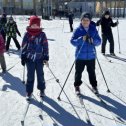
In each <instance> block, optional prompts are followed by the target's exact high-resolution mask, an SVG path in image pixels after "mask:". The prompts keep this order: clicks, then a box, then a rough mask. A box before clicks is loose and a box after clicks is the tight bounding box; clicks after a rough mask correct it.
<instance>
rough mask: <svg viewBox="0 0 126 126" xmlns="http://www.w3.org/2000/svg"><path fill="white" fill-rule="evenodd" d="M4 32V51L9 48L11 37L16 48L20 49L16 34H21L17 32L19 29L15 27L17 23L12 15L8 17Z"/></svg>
mask: <svg viewBox="0 0 126 126" xmlns="http://www.w3.org/2000/svg"><path fill="white" fill-rule="evenodd" d="M6 34H7V44H6V51H8V50H9V45H10V41H11V38H13V40H14V42H15V45H16V47H17V48H18V50H20V44H19V42H18V40H17V35H16V34H18V35H19V36H20V37H21V34H20V32H19V30H18V28H17V24H16V22H15V21H14V19H13V17H10V18H9V22H8V23H7V26H6Z"/></svg>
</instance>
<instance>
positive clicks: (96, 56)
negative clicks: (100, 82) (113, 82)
mask: <svg viewBox="0 0 126 126" xmlns="http://www.w3.org/2000/svg"><path fill="white" fill-rule="evenodd" d="M94 49H95V52H96V48H95V46H94ZM96 60H97V62H98V65H99V68H100V71H101V73H102V76H103V79H104V81H105V84H106V87H107V92H110V90H109V87H108V84H107V81H106V78H105V75H104V73H103V70H102V67H101V64H100V62H99V60H98V57H97V52H96Z"/></svg>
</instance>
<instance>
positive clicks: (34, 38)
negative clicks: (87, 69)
mask: <svg viewBox="0 0 126 126" xmlns="http://www.w3.org/2000/svg"><path fill="white" fill-rule="evenodd" d="M29 22H30V23H29V26H28V27H27V29H26V30H27V32H26V33H25V35H24V38H23V42H22V53H21V64H22V65H23V66H24V65H25V64H26V67H27V82H26V92H27V97H26V99H27V100H28V101H29V100H30V99H31V97H32V93H33V88H34V81H35V71H36V73H37V83H38V84H37V88H38V90H40V97H41V98H42V97H43V96H44V95H45V88H46V86H45V79H44V71H43V67H44V64H45V65H47V66H48V60H49V53H48V41H47V38H46V34H45V33H44V32H43V31H42V28H41V27H40V22H41V20H40V18H39V17H37V16H31V17H30V21H29Z"/></svg>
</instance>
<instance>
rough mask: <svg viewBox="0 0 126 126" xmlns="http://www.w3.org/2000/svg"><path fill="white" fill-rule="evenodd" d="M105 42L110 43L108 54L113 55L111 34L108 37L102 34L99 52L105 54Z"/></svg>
mask: <svg viewBox="0 0 126 126" xmlns="http://www.w3.org/2000/svg"><path fill="white" fill-rule="evenodd" d="M107 40H108V41H109V43H110V49H109V52H110V53H114V39H113V35H112V34H110V35H105V34H102V48H101V52H102V53H105V47H106V43H107Z"/></svg>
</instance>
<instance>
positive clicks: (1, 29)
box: [0, 13, 7, 43]
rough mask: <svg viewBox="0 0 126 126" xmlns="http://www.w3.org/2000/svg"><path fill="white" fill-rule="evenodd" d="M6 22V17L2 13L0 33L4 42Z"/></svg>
mask: <svg viewBox="0 0 126 126" xmlns="http://www.w3.org/2000/svg"><path fill="white" fill-rule="evenodd" d="M6 24H7V17H6V14H5V13H3V14H2V17H1V18H0V33H1V35H2V36H3V39H4V42H5V43H6Z"/></svg>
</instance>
